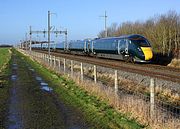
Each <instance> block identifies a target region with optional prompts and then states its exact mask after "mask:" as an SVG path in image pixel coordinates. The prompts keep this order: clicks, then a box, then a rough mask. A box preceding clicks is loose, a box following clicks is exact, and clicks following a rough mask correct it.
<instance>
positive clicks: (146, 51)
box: [129, 35, 153, 63]
mask: <svg viewBox="0 0 180 129" xmlns="http://www.w3.org/2000/svg"><path fill="white" fill-rule="evenodd" d="M129 40H130V44H132V45H131V46H132V47H133V50H134V51H133V55H134V61H135V62H147V63H148V62H151V60H152V58H153V51H152V47H151V45H150V43H149V42H148V40H147V39H146V38H144V37H143V36H139V35H138V36H137V35H136V36H134V37H131V38H130V39H129Z"/></svg>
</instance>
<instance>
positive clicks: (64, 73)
mask: <svg viewBox="0 0 180 129" xmlns="http://www.w3.org/2000/svg"><path fill="white" fill-rule="evenodd" d="M65 73H66V59H65V58H64V74H65Z"/></svg>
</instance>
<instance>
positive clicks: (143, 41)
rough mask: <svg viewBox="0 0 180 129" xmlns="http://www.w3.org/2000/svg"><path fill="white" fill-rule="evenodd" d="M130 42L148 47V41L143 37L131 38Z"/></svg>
mask: <svg viewBox="0 0 180 129" xmlns="http://www.w3.org/2000/svg"><path fill="white" fill-rule="evenodd" d="M131 42H132V43H134V44H135V45H137V46H140V47H150V43H149V42H148V41H147V40H145V39H138V40H131Z"/></svg>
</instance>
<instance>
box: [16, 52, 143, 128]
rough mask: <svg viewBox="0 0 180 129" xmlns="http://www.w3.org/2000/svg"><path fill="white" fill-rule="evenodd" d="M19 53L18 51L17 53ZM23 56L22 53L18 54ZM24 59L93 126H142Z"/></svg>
mask: <svg viewBox="0 0 180 129" xmlns="http://www.w3.org/2000/svg"><path fill="white" fill-rule="evenodd" d="M18 54H20V53H18ZM20 55H21V56H23V55H22V54H20ZM24 58H25V60H26V61H27V62H28V63H29V64H31V65H32V66H33V68H34V69H35V70H36V71H37V72H38V73H39V74H40V75H41V76H42V77H43V78H44V79H45V80H46V81H48V83H49V84H50V85H51V86H52V87H53V89H54V91H55V93H56V94H58V96H59V98H61V100H63V101H64V102H65V103H66V104H69V105H71V106H74V107H76V108H79V109H80V110H81V111H82V112H83V114H84V116H86V118H85V119H86V120H87V121H88V122H89V123H91V124H92V125H94V128H104V129H106V128H107V129H110V128H112V129H120V128H123V129H138V128H143V127H144V126H143V125H140V124H138V123H137V122H136V120H135V119H129V118H128V117H127V116H125V115H123V114H120V113H118V112H117V111H116V110H115V109H114V108H113V107H112V106H110V105H108V104H107V102H106V101H101V100H100V98H98V97H96V96H93V95H91V94H90V93H88V92H87V91H85V90H83V89H81V88H79V87H78V85H77V84H75V83H74V82H73V81H72V80H70V79H68V80H67V79H66V78H65V77H62V76H57V74H55V73H54V72H53V71H50V70H48V69H47V68H45V67H43V66H42V65H40V64H38V63H37V62H33V61H32V60H30V59H29V57H24Z"/></svg>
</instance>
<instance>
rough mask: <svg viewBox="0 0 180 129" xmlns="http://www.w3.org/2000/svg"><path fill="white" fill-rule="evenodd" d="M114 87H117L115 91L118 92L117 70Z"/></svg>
mask: <svg viewBox="0 0 180 129" xmlns="http://www.w3.org/2000/svg"><path fill="white" fill-rule="evenodd" d="M114 77H115V78H114V89H115V93H117V92H118V76H117V70H115V74H114Z"/></svg>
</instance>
